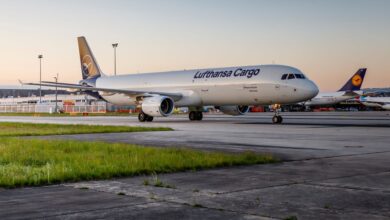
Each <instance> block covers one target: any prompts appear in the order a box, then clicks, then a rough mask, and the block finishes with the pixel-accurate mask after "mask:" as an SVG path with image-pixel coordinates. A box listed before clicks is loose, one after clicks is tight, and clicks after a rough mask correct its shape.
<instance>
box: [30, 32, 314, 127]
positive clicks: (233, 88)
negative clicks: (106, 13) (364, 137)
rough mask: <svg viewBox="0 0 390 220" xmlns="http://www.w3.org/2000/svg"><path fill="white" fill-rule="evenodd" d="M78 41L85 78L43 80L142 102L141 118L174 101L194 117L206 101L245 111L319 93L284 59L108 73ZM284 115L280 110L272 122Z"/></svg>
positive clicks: (166, 109)
mask: <svg viewBox="0 0 390 220" xmlns="http://www.w3.org/2000/svg"><path fill="white" fill-rule="evenodd" d="M78 45H79V52H80V61H81V71H82V77H83V80H81V81H80V82H79V84H69V83H55V82H47V81H44V82H42V86H47V87H56V86H57V87H60V88H69V89H80V90H83V91H85V92H87V93H88V94H90V95H93V96H96V97H99V98H102V99H104V100H106V101H107V102H110V103H113V104H116V105H136V106H138V107H140V108H141V112H140V114H139V116H138V119H139V121H141V122H145V121H152V120H153V117H167V116H169V115H171V114H172V112H173V109H174V107H189V109H190V112H189V118H190V120H202V118H203V113H202V110H203V106H206V105H212V106H216V107H217V108H219V109H220V111H222V112H223V113H225V114H229V115H243V114H245V113H247V112H248V110H249V105H271V104H275V105H280V104H289V103H297V102H302V101H306V100H308V99H311V98H313V97H314V96H316V95H317V93H318V88H317V86H316V84H315V83H314V82H312V81H311V80H309V79H308V78H306V77H305V75H304V74H303V73H302V72H301V71H299V70H298V69H296V68H293V67H289V66H282V65H258V66H240V67H228V68H208V69H195V70H183V71H171V72H158V73H144V74H127V75H116V76H107V75H105V74H103V72H102V71H101V70H100V68H99V65H98V63H97V62H96V59H95V57H94V56H93V54H92V51H91V49H90V47H89V46H88V43H87V41H86V39H85V38H84V37H78ZM286 76H289V77H288V78H286ZM290 76H292V77H290ZM26 84H28V85H39V83H26ZM282 120H283V119H282V117H281V116H280V115H279V114H278V112H277V111H276V113H275V115H274V117H273V118H272V121H273V123H281V122H282Z"/></svg>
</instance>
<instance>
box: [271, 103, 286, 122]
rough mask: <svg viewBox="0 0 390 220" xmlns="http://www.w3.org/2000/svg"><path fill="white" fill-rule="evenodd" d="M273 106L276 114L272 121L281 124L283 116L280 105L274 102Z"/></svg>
mask: <svg viewBox="0 0 390 220" xmlns="http://www.w3.org/2000/svg"><path fill="white" fill-rule="evenodd" d="M272 108H273V109H274V112H275V115H274V117H272V123H274V124H281V123H282V122H283V117H282V116H280V114H279V111H280V109H281V108H280V105H279V104H274V105H272Z"/></svg>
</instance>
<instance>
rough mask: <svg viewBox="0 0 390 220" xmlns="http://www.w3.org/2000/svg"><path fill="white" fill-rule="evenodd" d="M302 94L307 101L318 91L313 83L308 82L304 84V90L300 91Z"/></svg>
mask: <svg viewBox="0 0 390 220" xmlns="http://www.w3.org/2000/svg"><path fill="white" fill-rule="evenodd" d="M302 92H303V96H304V97H305V99H306V100H309V99H312V98H314V97H315V96H316V95H317V94H318V92H319V90H318V87H317V85H316V84H315V83H314V82H313V81H311V80H308V81H307V83H306V84H305V88H303V89H302Z"/></svg>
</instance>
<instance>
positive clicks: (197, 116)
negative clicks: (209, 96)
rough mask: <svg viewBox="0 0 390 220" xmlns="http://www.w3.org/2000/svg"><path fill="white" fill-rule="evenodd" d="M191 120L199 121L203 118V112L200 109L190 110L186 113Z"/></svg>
mask: <svg viewBox="0 0 390 220" xmlns="http://www.w3.org/2000/svg"><path fill="white" fill-rule="evenodd" d="M188 117H189V118H190V120H191V121H201V120H202V119H203V112H201V111H190V114H189V115H188Z"/></svg>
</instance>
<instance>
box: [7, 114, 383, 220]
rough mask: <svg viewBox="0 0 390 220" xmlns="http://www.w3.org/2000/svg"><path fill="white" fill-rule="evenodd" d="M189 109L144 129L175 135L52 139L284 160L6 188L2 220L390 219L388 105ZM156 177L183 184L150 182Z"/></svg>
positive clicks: (108, 120)
mask: <svg viewBox="0 0 390 220" xmlns="http://www.w3.org/2000/svg"><path fill="white" fill-rule="evenodd" d="M284 115H285V120H284V122H285V124H282V125H272V124H270V117H271V115H270V114H249V115H248V116H244V117H229V116H222V115H217V116H205V120H204V121H202V122H189V121H188V120H187V118H186V117H185V116H175V117H173V118H168V119H165V118H164V119H157V120H156V121H155V122H153V123H144V124H141V125H143V126H168V127H172V128H174V129H175V130H176V131H173V132H150V133H121V134H94V135H92V134H87V135H65V136H50V137H43V138H54V139H60V138H62V139H76V140H82V141H91V140H93V141H96V140H100V141H107V142H125V143H138V144H144V145H157V146H161V147H165V146H179V147H193V148H199V149H204V150H223V151H233V152H237V151H246V150H252V151H257V152H268V153H273V154H275V155H277V156H279V157H280V158H282V159H284V160H286V161H285V162H283V163H279V164H269V165H256V166H242V167H232V168H222V169H213V170H205V171H199V172H183V173H174V174H166V175H158V177H151V176H141V177H134V178H123V179H114V180H107V181H92V182H81V183H69V184H62V185H55V186H48V187H36V188H22V189H11V190H8V189H7V190H6V189H0V219H23V218H27V219H30V218H46V219H96V218H103V219H106V218H109V219H123V218H136V219H151V218H158V219H284V218H286V217H290V216H297V217H298V219H390V116H389V113H388V112H345V113H338V112H337V113H285V114H284ZM0 121H25V122H45V123H87V124H118V125H119V124H120V125H139V124H140V123H138V122H137V121H136V118H133V117H129V118H126V117H86V118H81V117H74V118H73V117H72V118H54V117H50V118H46V117H0ZM154 178H159V179H161V180H162V181H163V182H164V183H166V184H169V185H172V186H174V188H159V187H154V186H145V185H144V184H143V182H144V180H145V179H148V180H149V181H150V182H153V179H154Z"/></svg>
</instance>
